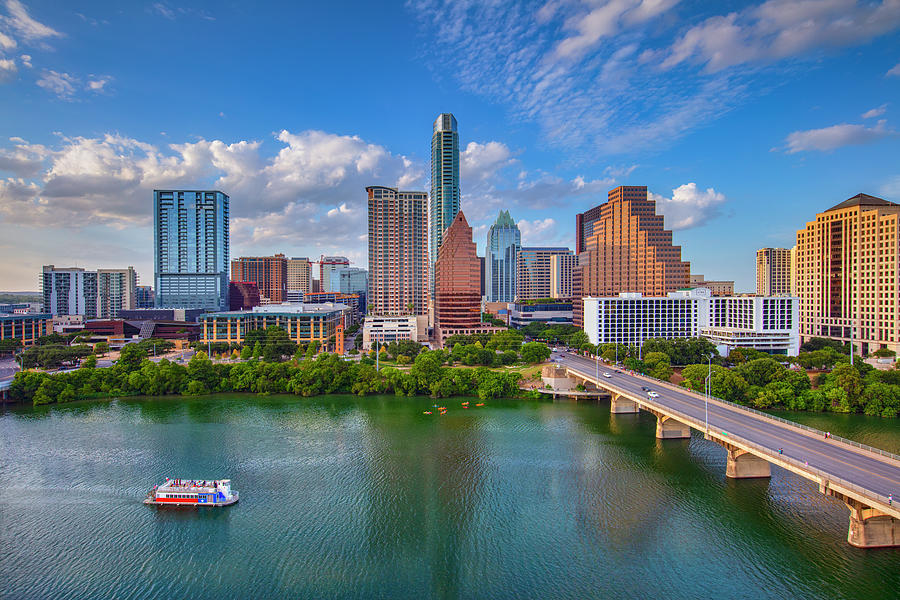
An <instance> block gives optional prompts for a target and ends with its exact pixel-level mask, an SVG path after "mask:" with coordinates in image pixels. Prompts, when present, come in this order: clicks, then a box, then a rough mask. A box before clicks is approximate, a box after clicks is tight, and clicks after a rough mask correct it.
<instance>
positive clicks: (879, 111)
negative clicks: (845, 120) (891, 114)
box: [862, 104, 887, 119]
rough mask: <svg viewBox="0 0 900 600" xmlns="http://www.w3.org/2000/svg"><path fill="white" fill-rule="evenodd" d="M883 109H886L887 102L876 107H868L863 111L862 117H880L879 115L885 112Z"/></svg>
mask: <svg viewBox="0 0 900 600" xmlns="http://www.w3.org/2000/svg"><path fill="white" fill-rule="evenodd" d="M885 111H887V104H882V105H881V106H879V107H877V108H873V109H870V110H867V111H866V112H864V113H863V114H862V118H863V119H872V118H875V117H880V116H881V115H883V114H884V113H885Z"/></svg>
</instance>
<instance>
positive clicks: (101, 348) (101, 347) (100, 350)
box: [94, 342, 109, 356]
mask: <svg viewBox="0 0 900 600" xmlns="http://www.w3.org/2000/svg"><path fill="white" fill-rule="evenodd" d="M107 352H109V344H107V343H106V342H97V343H96V344H94V354H96V355H97V356H103V355H105V354H106V353H107Z"/></svg>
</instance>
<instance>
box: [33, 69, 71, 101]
mask: <svg viewBox="0 0 900 600" xmlns="http://www.w3.org/2000/svg"><path fill="white" fill-rule="evenodd" d="M37 84H38V87H42V88H44V89H45V90H47V91H48V92H51V93H53V94H56V95H57V96H59V97H60V98H62V99H63V100H71V99H72V96H74V95H75V88H76V86H78V85H79V81H78V78H77V77H73V76H71V75H69V74H68V73H58V72H56V71H53V70H49V71H44V72H43V74H42V75H41V77H40V79H38V81H37Z"/></svg>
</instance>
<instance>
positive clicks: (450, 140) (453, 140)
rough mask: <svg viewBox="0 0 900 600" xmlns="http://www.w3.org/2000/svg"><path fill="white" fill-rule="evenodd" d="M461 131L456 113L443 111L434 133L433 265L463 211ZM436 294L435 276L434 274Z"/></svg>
mask: <svg viewBox="0 0 900 600" xmlns="http://www.w3.org/2000/svg"><path fill="white" fill-rule="evenodd" d="M459 203H460V192H459V132H458V130H457V123H456V117H454V116H453V115H452V114H450V113H441V114H439V115H438V117H437V119H435V120H434V127H433V132H432V135H431V210H430V214H431V220H430V224H429V227H430V235H429V243H430V245H431V246H430V259H431V260H430V266H431V267H432V268H433V266H434V262H435V261H436V260H437V257H438V248H440V246H441V242H442V241H443V239H444V231H446V229H447V227H449V226H450V223H452V222H453V219H454V217H456V213H458V212H459ZM431 282H432V295H433V292H434V287H433V286H434V277H433V275H432V278H431Z"/></svg>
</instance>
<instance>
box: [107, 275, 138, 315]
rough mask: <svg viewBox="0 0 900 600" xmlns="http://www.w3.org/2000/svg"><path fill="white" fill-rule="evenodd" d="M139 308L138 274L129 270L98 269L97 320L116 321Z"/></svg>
mask: <svg viewBox="0 0 900 600" xmlns="http://www.w3.org/2000/svg"><path fill="white" fill-rule="evenodd" d="M135 308H138V306H137V274H136V273H135V272H134V267H128V268H127V269H97V318H98V319H115V318H117V317H118V316H119V311H120V310H133V309H135Z"/></svg>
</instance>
